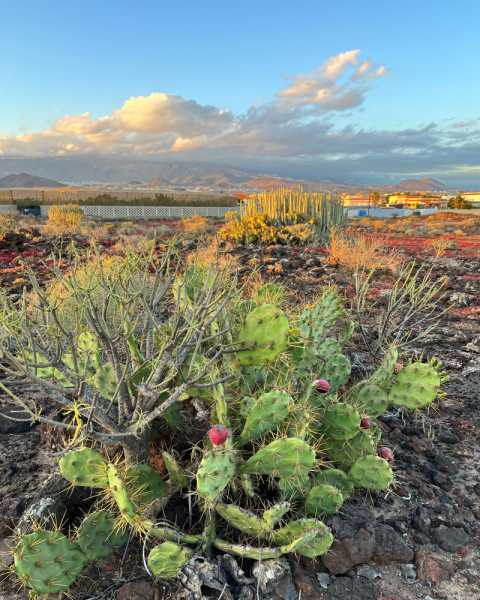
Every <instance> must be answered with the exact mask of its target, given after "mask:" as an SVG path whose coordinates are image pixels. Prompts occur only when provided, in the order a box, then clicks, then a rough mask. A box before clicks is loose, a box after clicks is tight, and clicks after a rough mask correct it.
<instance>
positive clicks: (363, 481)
mask: <svg viewBox="0 0 480 600" xmlns="http://www.w3.org/2000/svg"><path fill="white" fill-rule="evenodd" d="M348 477H349V478H350V479H351V480H352V481H353V482H354V484H355V485H357V486H358V487H363V488H367V489H372V490H386V489H387V488H388V487H389V486H390V484H391V483H392V482H393V471H392V469H391V468H390V466H389V464H388V461H387V460H386V459H385V458H380V457H379V456H365V457H363V458H360V459H359V460H357V462H356V463H354V464H353V465H352V466H351V468H350V471H349V472H348Z"/></svg>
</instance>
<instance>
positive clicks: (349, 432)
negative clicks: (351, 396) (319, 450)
mask: <svg viewBox="0 0 480 600" xmlns="http://www.w3.org/2000/svg"><path fill="white" fill-rule="evenodd" d="M360 421H361V418H360V415H359V414H358V412H357V411H356V410H355V409H354V408H353V406H350V404H344V403H343V402H337V403H336V404H332V405H331V406H329V407H328V408H327V409H326V411H325V414H324V416H323V425H322V428H321V429H322V431H323V433H324V435H325V437H327V438H333V439H335V440H349V439H351V438H353V437H355V436H356V434H357V433H358V428H359V426H360Z"/></svg>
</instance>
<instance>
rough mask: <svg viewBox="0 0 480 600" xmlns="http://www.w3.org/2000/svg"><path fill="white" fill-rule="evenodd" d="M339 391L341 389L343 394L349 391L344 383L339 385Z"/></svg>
mask: <svg viewBox="0 0 480 600" xmlns="http://www.w3.org/2000/svg"><path fill="white" fill-rule="evenodd" d="M338 391H339V392H340V393H341V394H344V393H345V392H346V391H347V388H346V387H345V386H344V385H342V387H339V388H338Z"/></svg>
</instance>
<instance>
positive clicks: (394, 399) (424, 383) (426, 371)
mask: <svg viewBox="0 0 480 600" xmlns="http://www.w3.org/2000/svg"><path fill="white" fill-rule="evenodd" d="M439 390H440V375H439V374H438V373H437V371H436V369H435V367H434V366H433V365H431V364H428V363H420V362H416V363H413V364H411V365H408V366H407V367H405V369H403V371H400V373H398V374H397V380H396V382H395V383H394V384H393V385H392V387H391V388H390V393H389V394H388V399H389V400H390V402H391V403H392V404H395V405H396V406H405V407H406V408H411V409H416V408H423V407H425V406H427V405H428V404H431V403H432V402H433V401H434V400H435V398H436V397H437V394H438V392H439Z"/></svg>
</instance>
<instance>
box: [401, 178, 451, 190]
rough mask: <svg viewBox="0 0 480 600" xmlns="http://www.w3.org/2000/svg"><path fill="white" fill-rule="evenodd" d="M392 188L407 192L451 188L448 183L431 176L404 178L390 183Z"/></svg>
mask: <svg viewBox="0 0 480 600" xmlns="http://www.w3.org/2000/svg"><path fill="white" fill-rule="evenodd" d="M391 188H392V189H396V190H397V189H402V190H405V191H407V192H443V191H446V190H452V189H454V188H451V187H450V186H449V185H446V184H445V183H442V182H441V181H438V179H432V178H431V177H423V178H422V179H404V180H403V181H400V183H397V185H392V186H391Z"/></svg>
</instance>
